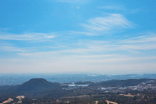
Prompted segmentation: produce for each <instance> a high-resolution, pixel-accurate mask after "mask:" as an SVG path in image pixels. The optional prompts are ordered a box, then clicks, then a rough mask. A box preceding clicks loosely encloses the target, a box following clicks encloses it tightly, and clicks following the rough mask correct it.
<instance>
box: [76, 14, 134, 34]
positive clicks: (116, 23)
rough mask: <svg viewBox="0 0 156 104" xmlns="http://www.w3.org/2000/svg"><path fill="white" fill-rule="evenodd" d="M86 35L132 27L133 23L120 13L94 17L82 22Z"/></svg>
mask: <svg viewBox="0 0 156 104" xmlns="http://www.w3.org/2000/svg"><path fill="white" fill-rule="evenodd" d="M82 26H83V27H84V29H85V30H86V31H85V32H79V33H81V34H86V35H103V34H104V33H109V32H112V31H117V30H120V29H127V28H132V26H133V24H132V23H131V22H130V21H129V20H127V19H126V18H125V17H124V16H123V15H121V14H109V16H107V17H96V18H93V19H89V20H88V21H87V23H86V24H82Z"/></svg>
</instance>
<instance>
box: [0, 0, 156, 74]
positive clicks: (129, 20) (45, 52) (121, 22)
mask: <svg viewBox="0 0 156 104" xmlns="http://www.w3.org/2000/svg"><path fill="white" fill-rule="evenodd" d="M155 5H156V1H155V0H122V1H121V0H109V1H108V0H0V73H99V74H133V73H136V74H140V73H156V11H155V10H156V6H155Z"/></svg>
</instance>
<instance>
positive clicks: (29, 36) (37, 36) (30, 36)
mask: <svg viewBox="0 0 156 104" xmlns="http://www.w3.org/2000/svg"><path fill="white" fill-rule="evenodd" d="M52 38H55V35H54V34H53V33H49V34H46V33H25V34H19V35H17V34H9V33H0V40H25V41H26V40H36V41H45V40H48V39H52Z"/></svg>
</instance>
